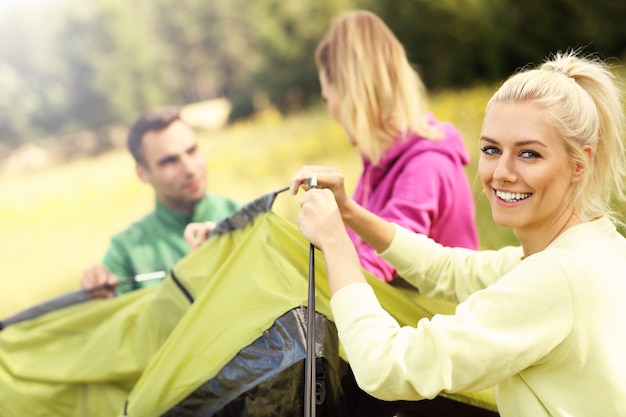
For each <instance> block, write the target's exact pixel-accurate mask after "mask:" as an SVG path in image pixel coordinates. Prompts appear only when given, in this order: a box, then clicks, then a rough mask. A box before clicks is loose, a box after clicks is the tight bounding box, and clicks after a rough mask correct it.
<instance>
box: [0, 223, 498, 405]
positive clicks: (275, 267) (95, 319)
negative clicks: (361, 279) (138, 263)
mask: <svg viewBox="0 0 626 417" xmlns="http://www.w3.org/2000/svg"><path fill="white" fill-rule="evenodd" d="M308 249H309V243H308V242H307V241H306V240H305V239H304V237H303V236H302V235H301V233H300V232H299V231H298V230H297V228H296V227H295V225H294V224H292V223H290V222H288V221H287V220H285V219H283V218H282V217H280V216H278V215H277V214H275V213H273V212H271V211H269V212H266V213H262V214H260V215H258V216H257V217H256V218H254V219H253V220H252V221H251V222H250V223H249V224H248V225H246V226H245V227H242V228H240V229H237V230H234V231H232V232H230V233H224V234H221V235H218V236H214V237H212V238H210V239H209V240H208V241H207V242H206V243H205V244H203V245H202V246H201V247H200V248H198V249H197V250H196V251H195V252H193V253H192V254H190V255H188V256H186V257H185V258H183V259H182V260H181V261H180V262H179V263H178V264H177V265H176V266H175V267H174V269H173V271H171V273H169V274H168V277H167V278H166V279H165V281H164V282H163V284H161V285H159V286H156V287H150V288H145V289H142V290H138V291H135V292H132V293H129V294H126V295H124V296H121V297H118V298H116V299H111V300H92V301H88V302H85V303H82V304H79V305H74V306H71V307H68V308H64V309H61V310H58V311H54V312H51V313H48V314H46V315H44V316H41V317H39V318H37V319H34V320H32V321H26V322H21V323H17V324H15V325H12V326H9V327H7V328H5V329H4V330H2V331H0V416H2V417H22V416H33V417H38V416H41V417H44V416H46V417H49V416H52V417H54V416H63V417H66V416H86V417H87V416H88V417H111V416H119V417H122V416H124V415H127V416H128V417H149V416H161V415H163V414H164V413H166V412H168V410H171V409H172V408H173V407H175V406H176V405H177V404H178V403H179V402H181V401H182V400H183V399H185V398H186V397H187V396H188V395H189V394H190V393H192V392H193V391H194V390H195V389H196V388H197V387H198V386H200V385H201V384H203V383H205V382H206V381H207V380H209V379H211V378H213V377H214V376H216V375H217V374H218V373H219V372H220V370H221V369H222V368H223V367H224V366H226V365H227V364H228V363H229V362H230V361H231V360H232V359H233V358H234V357H235V356H236V355H237V354H238V352H239V351H241V350H242V349H244V348H245V347H247V346H249V345H250V344H251V343H253V342H254V341H255V340H257V339H258V338H259V337H260V336H261V335H262V334H263V333H264V332H266V331H267V330H268V329H270V328H271V326H272V325H273V324H274V322H275V321H276V319H277V318H278V317H280V316H283V315H284V314H285V313H286V312H288V311H290V310H293V309H294V308H297V307H299V306H303V305H306V303H307V285H308V284H307V283H308V254H309V250H308ZM315 264H316V311H317V312H318V313H319V314H320V315H323V316H324V317H327V318H328V319H329V320H330V321H332V313H331V311H330V307H329V291H328V286H327V281H326V278H325V270H324V261H323V258H322V255H321V254H320V253H319V252H318V251H316V263H315ZM367 278H368V280H369V282H370V284H371V285H372V286H373V287H374V289H375V291H376V293H377V295H378V297H379V299H380V300H381V303H382V304H383V306H384V307H385V308H387V309H388V310H389V311H390V313H392V314H393V315H394V316H395V317H396V319H397V320H398V321H399V322H400V323H401V324H406V325H415V324H416V323H417V322H418V321H419V319H420V318H422V317H430V316H432V315H433V314H435V313H443V314H446V313H450V312H452V311H453V310H454V306H453V305H451V304H449V303H447V302H443V301H440V300H432V299H427V298H424V297H422V296H420V295H419V294H418V293H417V292H416V291H413V290H410V289H400V288H395V287H392V286H390V285H388V284H384V283H382V282H380V281H379V280H377V279H376V278H374V277H372V276H370V275H367ZM190 299H192V300H193V303H191V300H190ZM344 359H345V358H344ZM449 397H450V398H452V399H453V400H455V401H459V402H462V403H465V404H472V405H474V406H476V407H479V408H482V409H486V410H493V411H495V410H496V406H495V401H494V398H493V395H492V393H491V391H490V390H487V391H481V392H478V393H467V394H466V393H463V394H455V395H451V396H449Z"/></svg>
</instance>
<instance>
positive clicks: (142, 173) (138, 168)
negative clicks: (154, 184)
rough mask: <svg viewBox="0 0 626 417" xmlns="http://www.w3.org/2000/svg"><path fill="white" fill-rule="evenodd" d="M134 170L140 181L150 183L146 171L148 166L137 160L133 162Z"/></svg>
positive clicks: (148, 174) (148, 173)
mask: <svg viewBox="0 0 626 417" xmlns="http://www.w3.org/2000/svg"><path fill="white" fill-rule="evenodd" d="M135 172H136V173H137V177H139V179H140V180H141V181H142V182H145V183H150V172H149V171H148V168H146V167H145V166H143V165H142V164H140V163H139V162H137V163H136V164H135Z"/></svg>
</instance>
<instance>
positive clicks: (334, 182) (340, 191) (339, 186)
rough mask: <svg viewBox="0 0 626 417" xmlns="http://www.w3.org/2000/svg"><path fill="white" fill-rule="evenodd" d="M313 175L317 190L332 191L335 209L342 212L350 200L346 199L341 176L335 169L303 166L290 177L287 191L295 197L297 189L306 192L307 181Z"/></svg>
mask: <svg viewBox="0 0 626 417" xmlns="http://www.w3.org/2000/svg"><path fill="white" fill-rule="evenodd" d="M313 175H316V176H317V188H327V189H329V190H330V191H332V193H333V195H334V197H335V201H336V202H337V207H338V208H339V210H340V211H341V212H343V209H344V208H345V207H347V205H348V203H349V202H350V198H348V195H347V194H346V189H345V185H344V177H343V174H341V172H339V171H338V170H337V169H336V168H329V167H323V166H314V165H311V166H303V167H302V168H300V169H299V170H298V172H296V173H295V174H294V176H293V177H291V181H290V183H289V191H290V192H291V194H293V195H296V194H297V193H298V189H299V188H302V189H304V190H308V189H309V185H308V182H307V179H309V178H311V177H313Z"/></svg>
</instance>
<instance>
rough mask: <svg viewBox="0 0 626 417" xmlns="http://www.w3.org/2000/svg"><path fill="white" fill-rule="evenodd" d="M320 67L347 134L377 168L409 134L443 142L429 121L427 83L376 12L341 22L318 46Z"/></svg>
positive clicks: (359, 13) (350, 16)
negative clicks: (388, 151) (400, 138)
mask: <svg viewBox="0 0 626 417" xmlns="http://www.w3.org/2000/svg"><path fill="white" fill-rule="evenodd" d="M315 63H316V65H317V68H318V70H319V71H320V72H322V73H323V74H324V77H325V80H326V81H327V83H328V84H329V86H331V88H333V89H334V90H335V92H336V93H337V97H338V100H339V113H340V119H341V122H342V125H343V127H344V128H345V129H346V131H347V132H346V133H347V134H348V135H349V136H350V137H352V138H353V139H354V140H355V141H356V143H357V145H358V147H359V149H360V151H361V153H362V154H363V155H364V156H365V157H366V158H367V159H369V160H370V161H371V162H372V163H374V164H378V162H379V161H380V158H381V157H382V155H383V154H384V152H385V151H386V149H387V148H388V147H389V146H390V145H391V144H392V143H393V141H394V139H395V138H396V137H397V136H398V135H400V134H407V133H408V132H409V130H410V131H412V132H414V133H416V134H418V135H420V136H422V137H424V138H426V139H430V140H436V139H439V138H440V136H441V133H440V132H439V130H437V129H436V128H434V127H433V126H431V125H429V124H428V121H427V118H426V112H427V111H428V107H427V102H426V88H425V87H424V84H423V82H422V80H421V79H420V77H419V75H418V74H417V73H416V71H415V70H414V69H413V67H412V66H411V65H410V63H409V62H408V59H407V57H406V52H405V50H404V47H403V46H402V44H400V42H399V41H398V39H397V38H396V37H395V36H394V34H393V33H392V32H391V30H390V29H389V28H388V27H387V25H385V23H384V22H383V21H382V20H381V19H380V18H379V17H378V16H376V15H375V14H373V13H371V12H368V11H351V12H348V13H345V14H343V15H341V16H340V17H339V18H337V19H336V20H335V21H334V22H333V24H332V26H331V27H330V30H329V31H328V33H327V34H326V36H325V37H324V38H323V39H322V40H321V42H320V43H319V45H318V46H317V50H316V52H315Z"/></svg>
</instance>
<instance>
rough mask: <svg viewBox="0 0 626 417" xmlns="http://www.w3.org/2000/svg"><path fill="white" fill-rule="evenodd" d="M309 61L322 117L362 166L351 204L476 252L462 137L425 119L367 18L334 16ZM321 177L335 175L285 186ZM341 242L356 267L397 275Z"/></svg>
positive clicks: (357, 241) (403, 67)
mask: <svg viewBox="0 0 626 417" xmlns="http://www.w3.org/2000/svg"><path fill="white" fill-rule="evenodd" d="M315 62H316V65H317V68H318V71H319V79H320V84H321V89H322V96H323V97H324V99H325V100H326V103H327V106H328V110H329V112H330V114H331V115H332V116H333V117H334V118H335V120H337V122H338V123H339V124H341V126H342V127H343V129H344V131H345V132H346V134H347V136H348V140H349V141H350V143H351V144H352V145H354V146H356V147H357V148H358V150H359V152H360V153H361V156H362V159H363V172H362V173H361V176H360V178H359V181H358V183H357V186H356V189H355V192H354V195H353V196H352V198H353V200H354V201H355V202H356V203H358V204H359V205H360V206H362V207H364V208H365V209H367V210H369V211H371V212H373V213H375V214H377V215H378V216H380V217H382V218H384V219H386V220H388V221H390V222H394V223H397V224H399V225H401V226H403V227H405V228H407V229H409V230H412V231H414V232H419V233H423V234H426V235H428V236H429V237H431V238H433V239H434V240H435V241H437V242H439V243H441V244H442V245H444V246H451V247H465V248H470V249H478V233H477V231H476V225H475V206H474V198H473V194H472V190H471V187H470V185H469V181H468V179H467V175H466V174H465V171H464V166H465V165H467V164H468V163H469V154H468V152H467V149H466V148H465V144H464V142H463V138H462V137H461V134H460V132H459V131H458V130H457V129H456V128H455V127H454V126H453V125H451V124H449V123H444V122H440V121H437V120H436V119H435V117H434V116H433V115H432V113H430V112H429V111H428V108H427V97H426V88H425V87H424V84H423V82H422V80H421V79H420V77H419V75H418V74H417V73H416V72H415V70H414V69H413V67H412V66H411V64H410V63H409V61H408V59H407V56H406V53H405V51H404V48H403V46H402V45H401V44H400V42H399V41H398V39H397V38H396V37H395V36H394V34H393V33H392V32H391V30H390V29H389V28H388V27H387V26H386V25H385V23H384V22H383V21H382V20H381V19H380V18H379V17H378V16H376V15H375V14H373V13H371V12H368V11H352V12H348V13H345V14H343V15H341V16H340V17H339V18H338V19H336V20H335V21H334V22H333V24H332V26H331V28H330V30H329V32H328V33H327V35H326V36H325V37H324V39H322V41H321V42H320V43H319V45H318V47H317V50H316V53H315ZM320 171H324V172H326V173H328V172H333V171H334V170H333V169H332V168H325V167H311V166H305V167H303V168H301V169H300V170H299V171H298V172H297V173H296V174H295V175H294V177H293V179H292V184H295V183H296V182H294V179H298V178H306V177H307V176H309V175H311V174H312V173H313V172H320ZM335 174H336V175H338V176H341V174H340V173H339V172H336V171H335ZM291 191H292V193H294V194H295V193H296V192H297V189H296V188H292V190H291ZM348 233H349V235H350V237H351V239H352V241H353V242H354V245H355V246H356V249H357V252H358V255H359V258H360V260H361V264H362V266H363V267H364V268H365V269H366V270H368V271H369V272H371V273H372V274H373V275H375V276H377V277H378V278H380V279H381V280H383V281H392V280H393V279H394V278H395V277H396V271H395V270H394V268H393V267H392V266H391V265H389V264H388V263H387V262H386V261H384V260H383V259H382V258H380V256H378V255H377V254H376V252H375V251H374V250H373V249H372V248H371V247H370V246H369V245H368V244H367V243H365V242H364V241H363V240H362V239H361V238H359V237H358V236H357V235H356V234H355V233H353V232H352V231H351V230H348Z"/></svg>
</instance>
